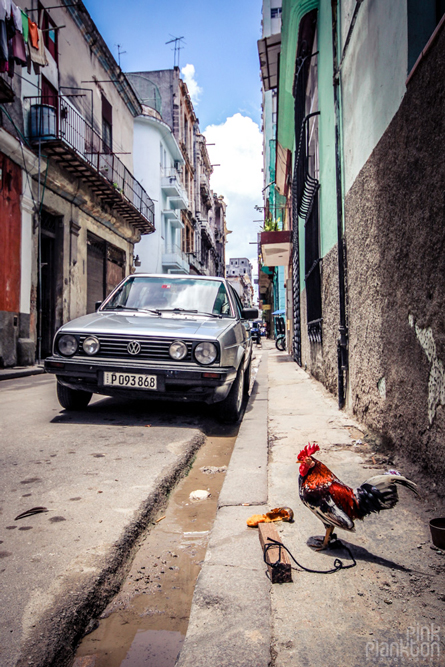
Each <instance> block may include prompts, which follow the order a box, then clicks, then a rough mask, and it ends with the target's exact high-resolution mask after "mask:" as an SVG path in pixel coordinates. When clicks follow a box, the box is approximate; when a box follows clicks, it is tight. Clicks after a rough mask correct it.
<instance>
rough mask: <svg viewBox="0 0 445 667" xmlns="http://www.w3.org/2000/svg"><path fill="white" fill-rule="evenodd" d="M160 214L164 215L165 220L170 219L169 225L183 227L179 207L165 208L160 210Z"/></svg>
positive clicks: (177, 227)
mask: <svg viewBox="0 0 445 667" xmlns="http://www.w3.org/2000/svg"><path fill="white" fill-rule="evenodd" d="M167 204H168V200H167ZM162 215H163V216H164V218H165V220H169V221H170V225H171V226H172V227H175V228H176V229H183V227H184V223H183V222H182V217H181V211H180V210H179V209H174V208H165V209H164V210H163V211H162Z"/></svg>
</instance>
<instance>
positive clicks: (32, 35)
mask: <svg viewBox="0 0 445 667" xmlns="http://www.w3.org/2000/svg"><path fill="white" fill-rule="evenodd" d="M0 2H2V0H0ZM28 26H29V29H28V32H29V41H30V43H31V44H32V46H33V48H34V49H38V48H39V28H38V25H37V23H34V21H31V19H30V18H28Z"/></svg>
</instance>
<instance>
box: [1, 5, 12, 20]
mask: <svg viewBox="0 0 445 667" xmlns="http://www.w3.org/2000/svg"><path fill="white" fill-rule="evenodd" d="M8 16H11V0H0V21H5V19H7V18H8Z"/></svg>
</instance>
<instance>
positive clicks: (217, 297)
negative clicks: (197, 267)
mask: <svg viewBox="0 0 445 667" xmlns="http://www.w3.org/2000/svg"><path fill="white" fill-rule="evenodd" d="M119 309H122V310H127V309H134V310H149V311H159V312H160V313H162V312H175V311H176V312H189V313H199V314H207V315H213V316H217V317H233V314H232V310H231V307H230V302H229V297H228V294H227V290H226V286H225V285H224V283H223V282H220V281H218V280H196V279H194V278H190V277H184V278H173V279H169V278H168V277H165V276H164V277H162V276H132V277H131V278H129V279H128V280H127V281H126V282H125V283H124V284H123V285H122V286H121V287H120V288H119V289H118V290H117V292H116V293H115V294H114V295H113V297H112V298H111V299H110V300H109V301H108V303H107V304H106V305H105V306H104V310H119Z"/></svg>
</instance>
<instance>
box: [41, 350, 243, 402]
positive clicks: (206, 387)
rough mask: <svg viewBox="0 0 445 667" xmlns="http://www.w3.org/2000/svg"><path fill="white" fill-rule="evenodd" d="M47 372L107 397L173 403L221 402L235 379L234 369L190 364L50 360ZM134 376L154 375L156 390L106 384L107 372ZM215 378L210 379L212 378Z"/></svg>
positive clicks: (47, 364)
mask: <svg viewBox="0 0 445 667" xmlns="http://www.w3.org/2000/svg"><path fill="white" fill-rule="evenodd" d="M45 371H46V372H47V373H53V374H55V375H57V379H58V381H59V382H60V383H61V384H64V385H66V386H67V387H70V388H71V389H78V390H82V391H88V392H92V393H94V394H104V395H105V396H117V397H132V398H142V399H144V398H146V399H163V400H173V401H182V402H187V401H203V402H205V403H218V402H219V401H222V400H223V399H224V398H226V396H227V394H228V393H229V391H230V388H231V386H232V383H233V381H234V380H235V377H236V369H235V368H220V367H215V368H206V367H204V366H200V367H196V366H194V365H191V364H184V365H182V366H181V367H178V364H169V363H165V362H164V363H159V362H156V363H153V362H143V363H141V362H134V363H128V362H127V361H126V362H125V364H124V363H122V361H120V360H110V359H107V360H98V359H95V360H91V359H64V358H62V357H48V358H47V359H45ZM106 372H110V373H134V374H144V375H155V376H156V378H157V388H156V390H150V389H142V390H141V389H139V390H138V389H132V388H127V387H122V388H121V387H111V386H108V385H104V373H106ZM212 375H213V376H214V377H211V376H212Z"/></svg>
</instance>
